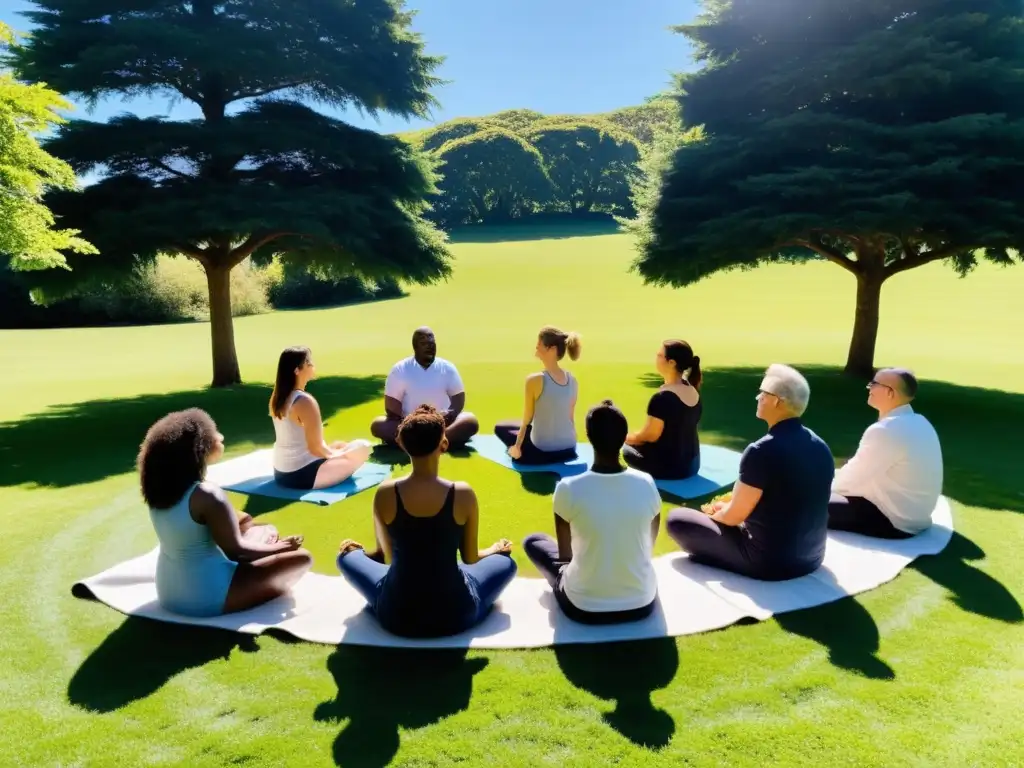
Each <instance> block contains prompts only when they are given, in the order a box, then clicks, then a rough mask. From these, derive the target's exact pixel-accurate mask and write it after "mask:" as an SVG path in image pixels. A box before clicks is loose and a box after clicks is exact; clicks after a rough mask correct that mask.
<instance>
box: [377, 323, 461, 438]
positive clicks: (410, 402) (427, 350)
mask: <svg viewBox="0 0 1024 768" xmlns="http://www.w3.org/2000/svg"><path fill="white" fill-rule="evenodd" d="M412 348H413V355H412V356H411V357H407V358H405V359H404V360H399V361H398V362H397V363H395V365H394V366H393V367H392V368H391V372H390V373H388V377H387V381H386V382H385V384H384V416H381V417H379V418H377V419H375V420H374V421H373V423H372V424H371V425H370V433H371V434H372V435H373V436H374V437H376V438H377V439H378V440H381V441H383V442H385V443H387V444H389V445H395V444H396V443H397V440H398V427H399V425H400V424H401V423H402V419H404V418H405V417H406V416H408V415H409V414H411V413H413V412H414V411H415V410H416V409H417V408H419V407H420V406H421V405H429V406H431V407H433V408H435V409H437V410H438V411H440V412H441V414H442V415H443V418H444V425H445V436H446V437H447V439H448V445H449V446H450V447H452V448H459V447H461V446H463V445H465V444H466V443H467V442H469V440H470V438H472V437H473V435H475V434H476V433H477V432H479V431H480V422H479V421H477V418H476V416H474V415H473V414H472V413H469V412H467V411H465V410H463V409H464V408H465V407H466V390H465V387H464V386H463V384H462V377H461V376H459V371H458V369H456V367H455V366H454V365H453V364H452V363H450V362H449V361H447V360H445V359H444V358H442V357H438V356H437V341H436V339H435V338H434V332H433V331H432V330H430V329H429V328H417V329H416V331H415V332H414V333H413V335H412Z"/></svg>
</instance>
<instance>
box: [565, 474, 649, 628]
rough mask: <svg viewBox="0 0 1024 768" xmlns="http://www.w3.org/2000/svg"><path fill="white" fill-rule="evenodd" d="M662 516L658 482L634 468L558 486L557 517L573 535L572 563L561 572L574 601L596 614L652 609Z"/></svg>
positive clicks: (573, 479) (582, 477) (574, 479)
mask: <svg viewBox="0 0 1024 768" xmlns="http://www.w3.org/2000/svg"><path fill="white" fill-rule="evenodd" d="M660 511H661V497H660V496H659V495H658V489H657V487H655V485H654V480H653V479H651V476H650V475H647V474H645V473H643V472H637V471H636V470H635V469H627V470H625V471H624V472H619V473H616V474H611V475H606V474H601V473H598V472H593V471H589V472H585V473H584V474H582V475H576V476H575V477H568V478H565V479H564V480H562V481H561V482H559V483H558V486H557V487H556V488H555V514H556V515H558V516H559V517H560V518H562V519H563V520H565V521H566V522H567V523H569V528H570V530H571V531H572V560H571V561H570V562H569V564H568V565H567V566H566V567H565V570H564V571H563V572H562V588H563V589H564V590H565V596H566V597H568V598H569V602H571V603H572V604H573V605H575V606H576V607H577V608H579V609H580V610H583V611H591V612H594V613H605V612H608V611H629V610H633V609H635V608H642V607H644V606H645V605H648V604H650V603H651V601H653V600H654V598H655V597H657V595H658V582H657V578H656V576H655V573H654V564H653V563H652V562H651V557H652V550H653V548H654V542H652V541H651V520H653V519H654V517H655V515H657V514H658V513H659V512H660Z"/></svg>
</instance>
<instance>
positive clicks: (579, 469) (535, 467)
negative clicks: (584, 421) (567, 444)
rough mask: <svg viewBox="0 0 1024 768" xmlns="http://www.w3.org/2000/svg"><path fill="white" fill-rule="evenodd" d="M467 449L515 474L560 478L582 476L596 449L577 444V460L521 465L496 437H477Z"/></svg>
mask: <svg viewBox="0 0 1024 768" xmlns="http://www.w3.org/2000/svg"><path fill="white" fill-rule="evenodd" d="M466 447H467V448H471V449H472V450H474V451H476V452H477V453H479V454H480V455H481V456H483V457H484V458H485V459H488V460H490V461H493V462H494V463H495V464H501V466H503V467H505V468H506V469H511V470H514V471H515V472H552V473H554V474H556V475H558V476H559V477H572V476H573V475H582V474H583V473H584V472H586V471H587V470H588V469H589V468H590V465H591V464H592V463H593V462H594V449H593V447H592V446H591V445H590V443H577V444H576V453H577V454H578V456H577V458H575V459H573V460H572V461H567V462H562V463H561V464H520V463H519V462H517V461H512V459H511V458H510V457H509V455H508V448H507V447H506V446H505V444H504V443H503V442H501V440H499V439H498V438H497V436H496V435H476V436H475V437H474V438H473V439H472V440H470V441H469V443H468V444H467V445H466Z"/></svg>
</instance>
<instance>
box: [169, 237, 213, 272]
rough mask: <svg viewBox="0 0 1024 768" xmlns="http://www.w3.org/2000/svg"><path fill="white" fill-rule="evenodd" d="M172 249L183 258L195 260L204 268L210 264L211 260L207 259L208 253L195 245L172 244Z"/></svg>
mask: <svg viewBox="0 0 1024 768" xmlns="http://www.w3.org/2000/svg"><path fill="white" fill-rule="evenodd" d="M171 247H172V248H173V249H174V250H176V251H177V252H178V253H180V254H181V255H182V256H187V257H188V258H190V259H195V260H196V261H198V262H199V263H200V264H202V265H203V266H204V267H205V266H206V265H207V264H208V263H209V259H208V258H206V253H205V252H204V251H203V249H202V248H200V247H199V246H198V245H196V244H195V243H171Z"/></svg>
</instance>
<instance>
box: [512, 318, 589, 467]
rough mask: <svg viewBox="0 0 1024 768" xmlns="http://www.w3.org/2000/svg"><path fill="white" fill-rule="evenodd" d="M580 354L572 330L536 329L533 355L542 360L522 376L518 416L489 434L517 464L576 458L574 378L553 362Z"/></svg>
mask: <svg viewBox="0 0 1024 768" xmlns="http://www.w3.org/2000/svg"><path fill="white" fill-rule="evenodd" d="M566 354H568V355H569V359H570V360H578V359H579V356H580V337H579V334H578V333H575V332H570V333H566V332H565V331H561V330H559V329H558V328H555V327H553V326H550V325H549V326H546V327H544V328H541V330H540V333H539V334H538V335H537V348H536V350H535V352H534V355H535V356H536V357H537V358H538V359H539V360H540V361H541V363H543V364H544V370H543V371H541V372H540V373H531V374H530V375H529V376H527V377H526V398H525V405H524V408H523V418H522V421H506V422H502V423H501V424H498V425H497V426H495V427H494V434H495V435H497V436H498V439H499V440H501V441H502V442H503V443H504V444H505V445H507V446H508V455H509V456H511V457H512V459H513V460H514V461H517V462H519V463H520V464H558V463H560V462H564V461H572V460H573V459H575V458H576V397H577V394H578V393H579V386H578V385H577V383H576V379H575V377H574V376H573V375H572V374H571V373H569V372H568V371H566V370H564V369H563V368H562V367H561V366H560V365H559V364H558V363H559V361H561V360H562V358H564V357H565V356H566Z"/></svg>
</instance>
